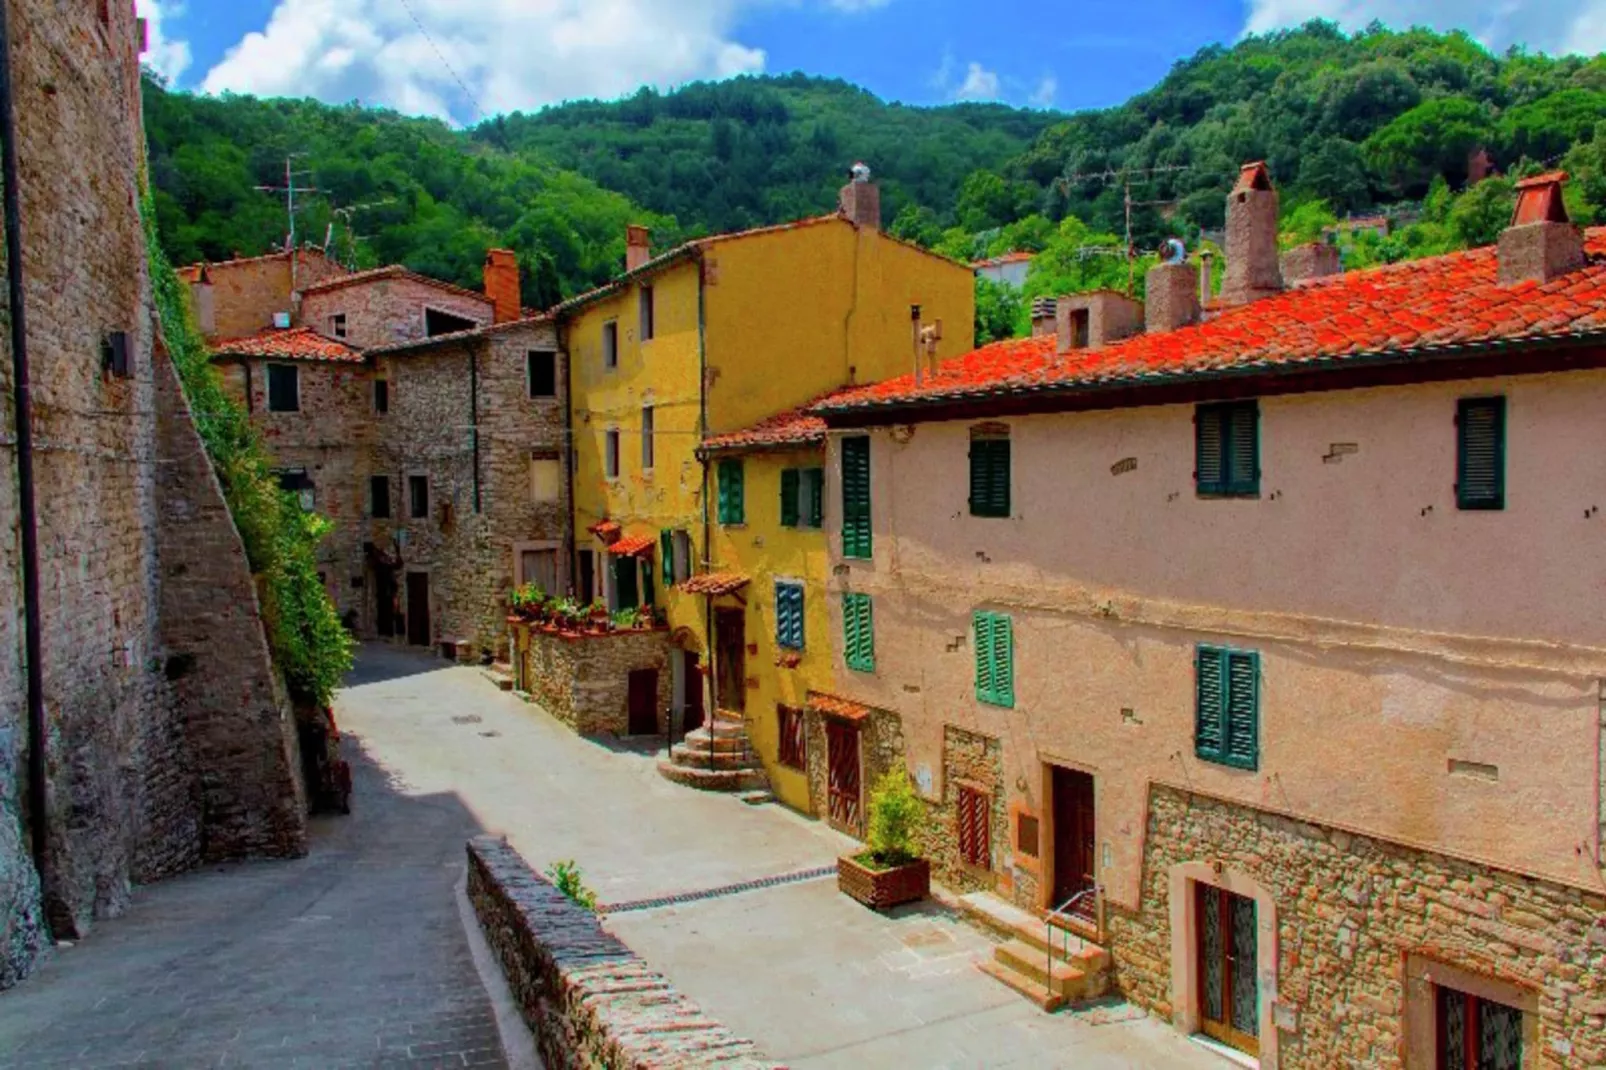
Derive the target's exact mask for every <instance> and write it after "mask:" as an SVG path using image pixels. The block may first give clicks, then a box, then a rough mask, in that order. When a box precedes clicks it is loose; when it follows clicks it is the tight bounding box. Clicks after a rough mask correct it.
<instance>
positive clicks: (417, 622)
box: [407, 572, 430, 646]
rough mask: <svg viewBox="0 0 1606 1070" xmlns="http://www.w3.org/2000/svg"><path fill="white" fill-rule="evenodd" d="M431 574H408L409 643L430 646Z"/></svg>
mask: <svg viewBox="0 0 1606 1070" xmlns="http://www.w3.org/2000/svg"><path fill="white" fill-rule="evenodd" d="M429 641H430V626H429V573H427V572H409V573H408V574H407V642H408V643H409V644H411V645H412V646H429Z"/></svg>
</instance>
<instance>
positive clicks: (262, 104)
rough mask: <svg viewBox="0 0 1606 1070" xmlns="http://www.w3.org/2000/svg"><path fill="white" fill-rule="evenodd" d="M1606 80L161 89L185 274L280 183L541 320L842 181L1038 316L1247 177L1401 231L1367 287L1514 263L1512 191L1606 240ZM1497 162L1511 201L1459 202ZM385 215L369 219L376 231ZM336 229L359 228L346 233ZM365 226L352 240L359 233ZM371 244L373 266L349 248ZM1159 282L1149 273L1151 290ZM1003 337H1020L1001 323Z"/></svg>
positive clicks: (1243, 60) (1282, 51) (1409, 68)
mask: <svg viewBox="0 0 1606 1070" xmlns="http://www.w3.org/2000/svg"><path fill="white" fill-rule="evenodd" d="M1603 119H1606V57H1594V58H1582V57H1562V58H1550V57H1547V56H1542V55H1528V54H1524V53H1521V52H1513V53H1510V54H1506V55H1501V56H1496V55H1492V54H1490V53H1489V52H1488V51H1486V50H1485V49H1484V48H1483V47H1482V46H1480V45H1478V44H1477V43H1476V42H1474V41H1473V40H1471V39H1470V38H1468V37H1466V36H1465V35H1461V34H1449V35H1441V34H1436V33H1433V32H1430V31H1425V30H1413V31H1410V32H1404V33H1396V32H1391V31H1388V30H1385V29H1383V28H1381V27H1373V28H1371V29H1369V30H1367V31H1364V32H1362V33H1358V34H1354V35H1346V34H1344V33H1341V32H1340V31H1338V30H1337V29H1336V28H1334V27H1333V26H1332V25H1331V24H1327V23H1321V22H1313V23H1310V24H1308V25H1306V26H1304V27H1302V28H1300V29H1298V30H1292V31H1287V32H1282V33H1276V34H1271V35H1267V36H1262V37H1251V38H1248V39H1245V40H1243V41H1240V42H1239V43H1237V44H1236V45H1234V46H1232V47H1230V48H1228V47H1225V46H1211V47H1209V48H1205V49H1203V50H1201V51H1200V52H1198V53H1197V54H1195V55H1194V56H1193V57H1191V58H1189V59H1186V60H1183V61H1180V62H1179V63H1178V64H1177V65H1176V66H1175V68H1173V70H1172V71H1171V73H1170V74H1169V75H1168V76H1167V77H1166V78H1165V79H1163V80H1162V81H1161V82H1160V84H1159V85H1157V86H1156V87H1155V88H1154V89H1152V90H1150V91H1149V92H1147V93H1143V94H1141V95H1139V96H1137V97H1134V98H1133V99H1132V100H1130V101H1128V102H1127V103H1125V104H1123V105H1120V106H1118V107H1114V108H1109V109H1105V110H1101V111H1088V112H1082V113H1079V114H1077V115H1073V116H1064V115H1055V114H1052V113H1044V112H1030V111H1022V110H1019V109H1012V108H1007V107H1003V106H1000V105H972V104H965V105H952V106H948V107H941V108H917V107H908V106H904V105H897V104H887V103H884V102H882V101H880V100H878V99H877V98H875V97H874V96H872V95H871V94H869V93H867V92H865V91H864V90H861V89H857V88H855V87H853V86H850V85H848V84H846V83H844V82H841V81H834V80H825V79H818V78H810V77H806V76H803V75H787V76H782V77H748V78H737V79H733V80H730V81H727V82H720V83H697V84H693V85H689V86H685V87H683V88H681V89H679V90H678V91H676V92H672V93H665V94H661V93H658V92H656V91H653V90H650V89H644V90H642V91H640V92H638V93H636V94H635V95H634V96H631V97H628V98H626V99H623V100H618V101H612V102H597V101H584V102H577V103H570V104H564V105H559V106H554V107H550V108H546V109H543V110H541V111H539V112H536V113H533V114H518V113H515V114H512V115H507V116H499V117H497V118H493V119H490V120H488V121H486V122H484V123H482V124H480V125H479V126H477V127H474V128H472V129H470V130H466V131H458V130H452V129H450V128H448V127H446V126H444V125H442V124H440V123H438V122H434V121H432V120H423V119H410V118H405V117H401V116H398V115H396V114H395V113H392V112H386V111H378V110H372V109H364V108H362V107H359V106H357V105H348V106H344V107H331V106H328V105H323V104H318V103H314V102H310V101H282V100H272V101H263V100H255V99H251V98H247V97H224V98H221V99H210V98H204V97H195V96H192V95H189V94H183V93H171V92H168V91H167V90H166V89H165V88H163V87H162V86H160V85H159V84H157V83H155V82H154V81H149V80H148V81H147V86H146V121H147V126H148V129H149V134H150V141H151V161H152V168H153V172H154V176H155V180H156V187H157V191H158V192H157V201H158V212H159V218H160V223H161V228H162V238H163V241H164V243H165V244H166V246H167V247H168V249H169V250H170V251H171V253H172V255H173V256H174V258H175V259H177V260H179V261H186V260H194V259H198V258H201V257H203V256H204V257H211V258H220V257H225V256H229V255H231V254H233V253H234V252H236V251H238V252H241V253H246V254H254V253H260V252H263V251H265V250H267V249H268V248H270V247H271V246H273V245H274V244H276V243H279V242H282V241H283V237H284V232H285V213H284V204H283V200H282V197H280V196H277V195H274V194H269V193H263V192H258V191H257V190H256V189H255V188H254V187H257V186H276V185H281V184H282V183H283V170H284V160H285V156H286V154H288V153H292V152H294V153H300V154H303V155H300V156H298V157H297V158H296V164H295V166H296V167H297V168H298V169H300V170H304V171H306V172H307V174H306V175H304V176H303V177H302V178H301V181H305V182H308V183H311V184H315V185H316V187H317V188H318V189H319V190H320V191H321V192H319V193H318V194H316V195H310V196H309V197H307V198H306V199H305V201H304V202H303V204H304V209H303V211H301V212H300V213H299V214H298V219H299V226H300V233H301V235H302V236H303V238H305V237H312V238H313V239H314V240H320V241H321V240H322V239H323V237H324V235H325V234H326V233H328V228H329V226H330V224H331V222H333V223H335V224H336V225H335V226H334V228H333V233H334V248H335V251H336V252H337V253H339V254H340V255H342V256H346V255H349V256H350V257H351V258H352V259H353V260H354V261H355V262H356V263H359V264H373V263H380V262H388V261H401V262H403V263H406V264H408V265H409V266H411V267H413V268H415V269H418V270H420V271H425V272H428V273H430V274H434V275H439V276H441V277H444V278H448V279H453V280H455V281H458V282H462V283H465V284H474V283H476V282H477V278H478V274H479V268H480V260H481V255H482V252H483V250H484V249H485V247H486V246H488V245H491V244H506V245H510V246H512V247H513V248H515V249H517V250H518V251H519V254H520V258H521V261H522V262H523V264H524V266H525V268H526V275H527V277H528V282H527V291H528V292H527V294H526V300H527V301H528V302H529V303H531V304H543V305H544V304H547V303H549V302H550V301H551V300H553V299H554V298H555V297H556V296H558V295H559V294H560V293H562V294H567V293H572V292H574V291H575V290H577V289H580V288H582V287H585V286H588V285H591V284H594V283H596V282H598V281H600V280H601V279H603V278H605V277H606V276H607V275H608V274H610V273H611V272H612V271H614V270H616V269H617V267H618V266H619V265H620V264H621V262H622V260H623V252H624V250H623V231H624V224H625V223H626V221H629V220H638V221H644V222H647V223H649V224H650V225H652V226H653V228H654V230H655V244H657V245H659V247H664V246H665V245H667V244H668V243H670V242H673V241H675V240H677V239H679V238H681V237H685V236H689V235H694V234H701V233H709V232H713V231H719V230H728V229H734V228H740V227H745V226H751V225H757V224H763V223H773V222H780V221H783V220H786V219H792V218H796V217H798V216H803V215H808V214H812V213H816V212H821V211H826V210H828V209H829V208H830V207H831V206H832V204H833V203H834V195H835V190H836V188H837V187H838V186H839V185H840V183H841V182H842V180H843V176H844V174H845V171H846V168H847V165H848V164H849V163H851V162H852V161H854V160H856V159H863V160H865V161H867V162H869V163H870V164H871V166H872V167H873V168H874V170H875V172H876V174H877V176H878V178H879V179H880V180H881V182H882V183H883V188H884V193H883V201H884V207H885V210H886V213H887V216H888V221H889V223H890V225H891V229H892V231H893V232H894V233H895V234H898V235H899V236H901V237H905V238H908V239H910V240H914V241H919V242H921V243H923V244H926V245H928V246H931V247H933V248H937V249H939V250H940V251H943V252H946V253H948V254H949V255H952V256H955V257H957V258H960V259H968V258H970V257H974V256H979V255H984V254H988V253H996V252H1000V251H1003V250H1006V249H1012V248H1024V249H1028V250H1032V251H1039V250H1041V251H1044V252H1046V254H1047V255H1044V256H1040V257H1039V258H1038V262H1037V263H1036V265H1035V266H1034V272H1033V276H1032V279H1031V281H1030V282H1029V284H1028V294H1029V295H1030V294H1034V293H1052V292H1063V291H1064V290H1066V289H1074V288H1079V287H1084V286H1088V285H1104V284H1112V283H1119V284H1123V285H1124V284H1125V282H1126V278H1127V275H1128V271H1129V268H1128V264H1127V262H1126V259H1125V257H1124V255H1123V253H1122V249H1124V248H1125V240H1124V239H1125V233H1124V226H1125V217H1126V206H1125V196H1126V188H1127V184H1128V183H1127V181H1126V180H1127V179H1130V188H1131V195H1132V199H1133V201H1134V204H1135V207H1134V208H1133V210H1132V217H1133V232H1132V233H1133V244H1134V245H1135V246H1136V247H1137V248H1139V249H1152V248H1154V247H1155V246H1156V245H1158V243H1159V242H1160V241H1161V240H1162V239H1163V238H1165V237H1170V236H1178V237H1182V238H1184V239H1185V240H1187V241H1189V242H1190V243H1191V242H1195V241H1197V240H1198V239H1199V237H1200V232H1201V229H1203V230H1205V231H1209V230H1211V229H1213V228H1216V227H1219V226H1220V225H1221V222H1222V211H1223V203H1224V197H1225V193H1226V190H1227V188H1228V187H1229V186H1230V184H1231V182H1232V180H1233V178H1234V176H1235V175H1236V173H1237V170H1238V167H1239V165H1240V164H1241V163H1243V162H1244V161H1247V160H1254V159H1265V160H1268V161H1269V162H1270V164H1271V167H1272V172H1273V175H1274V177H1275V179H1276V181H1277V182H1278V185H1279V188H1280V189H1281V191H1282V194H1283V207H1284V216H1285V220H1284V228H1285V231H1286V238H1287V240H1288V241H1290V242H1292V241H1295V240H1309V239H1310V238H1313V237H1316V236H1319V235H1320V234H1321V232H1322V227H1323V225H1324V224H1327V223H1330V222H1331V221H1332V220H1333V219H1334V218H1335V217H1336V216H1342V215H1344V214H1346V213H1355V212H1367V211H1375V210H1378V209H1380V208H1382V207H1385V206H1387V207H1391V209H1393V208H1396V207H1398V206H1402V205H1403V206H1405V207H1404V209H1403V210H1401V211H1396V213H1395V214H1396V215H1397V216H1399V221H1400V222H1401V223H1402V224H1404V225H1402V226H1400V227H1398V228H1397V229H1396V230H1395V232H1394V233H1393V234H1391V235H1390V236H1388V237H1386V238H1376V237H1370V236H1369V237H1365V238H1363V239H1361V241H1360V242H1359V243H1358V244H1357V245H1355V246H1354V247H1353V248H1351V249H1349V250H1348V256H1349V260H1348V262H1349V263H1350V264H1351V265H1352V266H1353V265H1361V264H1366V263H1373V262H1377V261H1384V260H1397V259H1402V258H1405V257H1411V256H1420V255H1428V254H1431V253H1436V252H1441V251H1444V250H1446V249H1451V248H1456V247H1460V246H1464V245H1467V244H1475V243H1479V242H1484V241H1489V240H1492V237H1493V235H1494V233H1495V232H1496V231H1498V229H1499V227H1500V226H1501V225H1503V224H1504V222H1505V218H1506V216H1507V213H1508V212H1509V205H1510V198H1511V187H1510V178H1511V177H1513V176H1516V175H1521V174H1523V173H1529V172H1532V171H1534V170H1537V169H1539V168H1548V167H1552V166H1564V167H1566V168H1567V169H1568V170H1570V171H1572V172H1573V174H1574V178H1575V181H1574V183H1573V186H1572V188H1571V190H1570V191H1569V197H1570V198H1571V200H1570V202H1569V203H1570V205H1571V207H1572V208H1573V211H1574V214H1575V217H1576V218H1578V219H1580V220H1582V221H1585V222H1589V221H1593V220H1595V219H1596V218H1600V219H1602V220H1603V221H1606V134H1602V135H1601V136H1598V137H1597V134H1596V129H1597V123H1599V122H1601V121H1602V120H1603ZM1479 150H1482V152H1484V153H1486V155H1487V157H1488V159H1489V160H1491V161H1492V162H1493V164H1494V166H1495V167H1496V168H1497V169H1498V171H1499V173H1500V176H1499V177H1496V178H1494V179H1491V180H1489V181H1486V182H1483V183H1481V184H1478V185H1477V186H1476V187H1475V188H1472V189H1470V190H1466V191H1463V187H1464V186H1466V185H1467V182H1466V180H1467V168H1468V163H1469V160H1470V159H1471V157H1472V155H1473V154H1474V153H1477V152H1478V151H1479ZM364 205H366V206H368V207H359V206H364ZM335 207H344V208H354V207H356V208H359V210H357V211H354V212H352V213H350V214H349V215H347V216H336V215H333V214H332V209H333V208H335ZM347 222H349V224H350V225H349V226H347V225H346V224H347ZM354 236H359V237H360V238H361V240H354ZM1136 274H1138V275H1139V276H1141V266H1139V268H1138V269H1137V271H1136ZM984 296H985V297H986V300H985V301H984V309H985V312H984V314H985V315H986V316H988V317H989V325H988V326H987V327H986V328H985V333H986V334H988V335H991V334H994V333H997V332H1000V331H1007V330H1008V329H1010V325H1011V324H1014V325H1018V324H1019V322H1020V315H1021V313H1020V309H1019V306H1018V305H1017V304H1014V303H1012V302H1007V301H1006V302H1003V303H1002V304H1001V303H1000V302H1001V301H1002V299H1001V298H999V297H998V295H992V294H988V295H984Z"/></svg>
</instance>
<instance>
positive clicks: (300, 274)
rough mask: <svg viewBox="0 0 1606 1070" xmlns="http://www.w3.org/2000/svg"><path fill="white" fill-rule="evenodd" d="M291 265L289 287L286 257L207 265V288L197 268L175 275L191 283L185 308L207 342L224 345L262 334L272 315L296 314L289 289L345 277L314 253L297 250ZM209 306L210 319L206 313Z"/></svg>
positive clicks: (288, 266)
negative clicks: (293, 274) (226, 342)
mask: <svg viewBox="0 0 1606 1070" xmlns="http://www.w3.org/2000/svg"><path fill="white" fill-rule="evenodd" d="M295 261H296V262H295V286H294V287H292V285H291V274H290V256H289V254H286V253H273V254H271V255H268V256H256V257H249V258H246V259H241V260H227V261H223V262H222V263H217V264H207V265H205V270H206V277H207V279H208V280H210V281H209V285H208V284H202V283H201V282H199V277H200V272H201V268H202V265H200V264H195V265H192V266H190V267H187V268H184V269H183V270H182V271H181V272H180V277H181V278H183V279H184V281H186V282H188V283H189V284H190V307H191V309H192V311H193V312H194V313H195V319H196V324H197V325H198V326H199V327H200V328H201V330H202V331H203V332H204V333H205V335H206V337H207V340H208V341H210V342H225V341H228V340H229V339H231V338H247V337H250V336H251V335H253V334H256V333H257V332H258V331H265V330H267V329H268V328H269V327H272V326H273V316H274V314H275V313H277V312H287V313H290V314H291V315H292V316H293V315H294V314H295V312H296V308H295V299H294V298H293V297H292V295H291V294H292V290H293V289H296V288H301V287H306V286H311V285H313V284H315V283H319V282H323V281H325V280H327V279H331V278H335V277H337V276H339V275H344V274H346V269H345V268H343V267H341V266H340V265H339V264H338V263H336V262H335V261H333V260H330V259H329V258H328V257H326V256H324V254H323V253H322V252H320V251H319V250H317V249H302V250H299V251H298V252H297V253H296V254H295ZM208 307H210V309H211V314H210V315H207V314H206V310H207V308H208Z"/></svg>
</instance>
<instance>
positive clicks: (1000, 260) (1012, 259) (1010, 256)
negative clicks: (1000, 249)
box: [970, 251, 1037, 268]
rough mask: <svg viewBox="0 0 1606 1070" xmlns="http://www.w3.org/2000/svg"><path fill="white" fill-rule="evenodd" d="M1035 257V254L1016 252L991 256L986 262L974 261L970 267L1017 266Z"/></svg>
mask: <svg viewBox="0 0 1606 1070" xmlns="http://www.w3.org/2000/svg"><path fill="white" fill-rule="evenodd" d="M1036 255H1037V254H1036V253H1025V252H1019V251H1017V252H1013V253H1005V254H1004V255H1003V256H991V257H988V258H987V259H986V260H974V261H972V262H971V265H970V266H971V267H973V268H988V267H1003V266H1004V265H1005V264H1019V263H1021V262H1022V261H1024V260H1030V259H1031V258H1032V257H1034V256H1036Z"/></svg>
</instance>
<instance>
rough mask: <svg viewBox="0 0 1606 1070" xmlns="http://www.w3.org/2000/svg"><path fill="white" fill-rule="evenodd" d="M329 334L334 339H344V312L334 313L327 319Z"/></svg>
mask: <svg viewBox="0 0 1606 1070" xmlns="http://www.w3.org/2000/svg"><path fill="white" fill-rule="evenodd" d="M329 333H330V334H332V335H334V336H335V337H336V338H344V337H346V314H345V313H344V312H336V313H335V314H334V315H333V316H330V317H329Z"/></svg>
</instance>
